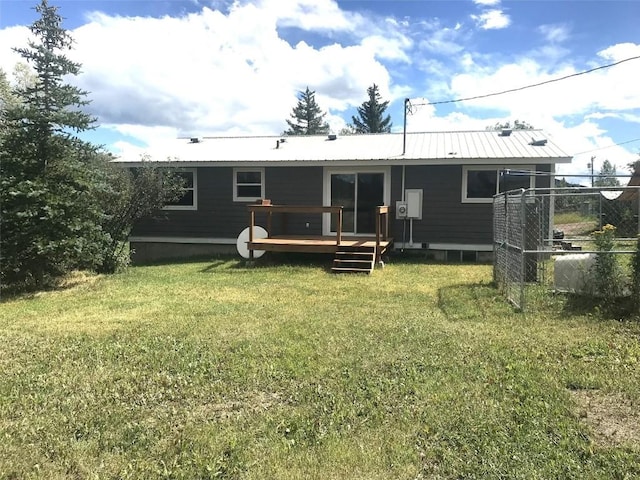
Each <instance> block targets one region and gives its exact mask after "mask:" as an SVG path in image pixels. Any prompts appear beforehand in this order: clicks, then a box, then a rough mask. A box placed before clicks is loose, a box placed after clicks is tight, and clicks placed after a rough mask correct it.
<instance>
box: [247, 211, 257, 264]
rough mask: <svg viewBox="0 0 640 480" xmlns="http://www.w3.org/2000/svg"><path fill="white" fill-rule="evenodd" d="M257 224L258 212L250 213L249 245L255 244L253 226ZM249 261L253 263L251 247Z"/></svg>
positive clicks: (250, 248)
mask: <svg viewBox="0 0 640 480" xmlns="http://www.w3.org/2000/svg"><path fill="white" fill-rule="evenodd" d="M255 224H256V212H255V211H254V210H250V211H249V244H252V243H253V226H254V225H255ZM249 260H250V261H253V248H252V247H249Z"/></svg>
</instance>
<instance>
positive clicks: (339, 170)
mask: <svg viewBox="0 0 640 480" xmlns="http://www.w3.org/2000/svg"><path fill="white" fill-rule="evenodd" d="M343 173H345V174H355V173H382V174H384V187H383V192H382V195H383V200H384V204H385V205H391V167H389V166H385V167H332V168H329V167H325V168H324V179H323V199H322V200H323V202H322V204H323V205H325V206H330V205H331V175H333V174H338V175H339V174H343ZM322 234H323V235H335V232H332V231H331V214H329V213H323V214H322ZM342 235H343V236H345V237H348V236H354V235H357V236H365V237H367V236H374V237H375V234H353V233H347V232H342Z"/></svg>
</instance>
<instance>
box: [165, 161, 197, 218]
mask: <svg viewBox="0 0 640 480" xmlns="http://www.w3.org/2000/svg"><path fill="white" fill-rule="evenodd" d="M174 173H175V175H177V176H179V177H181V178H182V179H183V181H184V194H183V195H182V197H180V198H179V199H177V200H175V201H173V202H171V203H167V204H166V205H165V207H164V209H165V210H197V209H198V174H197V170H196V169H195V168H194V169H190V170H178V171H177V172H174Z"/></svg>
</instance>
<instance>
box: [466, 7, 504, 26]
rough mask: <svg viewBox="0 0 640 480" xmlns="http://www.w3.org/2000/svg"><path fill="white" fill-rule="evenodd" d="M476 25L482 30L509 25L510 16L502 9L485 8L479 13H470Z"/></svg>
mask: <svg viewBox="0 0 640 480" xmlns="http://www.w3.org/2000/svg"><path fill="white" fill-rule="evenodd" d="M471 18H472V19H473V20H475V22H476V24H477V25H478V27H480V28H481V29H483V30H499V29H502V28H507V27H508V26H509V25H511V18H510V17H509V15H507V14H506V13H504V12H503V11H502V10H497V9H493V10H487V11H486V12H483V13H481V14H480V15H471Z"/></svg>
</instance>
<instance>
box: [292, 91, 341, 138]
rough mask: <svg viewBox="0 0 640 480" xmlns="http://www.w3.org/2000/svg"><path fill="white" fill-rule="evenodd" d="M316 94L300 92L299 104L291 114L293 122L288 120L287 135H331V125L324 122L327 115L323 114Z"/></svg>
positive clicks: (313, 92)
mask: <svg viewBox="0 0 640 480" xmlns="http://www.w3.org/2000/svg"><path fill="white" fill-rule="evenodd" d="M315 94H316V92H315V91H314V90H309V87H307V89H306V90H305V91H304V92H302V91H301V92H298V104H297V105H296V106H295V107H294V108H293V111H292V112H291V120H287V124H288V125H289V129H288V130H286V131H285V132H284V133H285V134H287V135H326V134H327V133H329V130H330V128H329V124H328V123H327V122H325V121H324V117H325V115H326V113H323V112H322V110H321V109H320V107H319V106H318V104H317V103H316V99H315Z"/></svg>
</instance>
